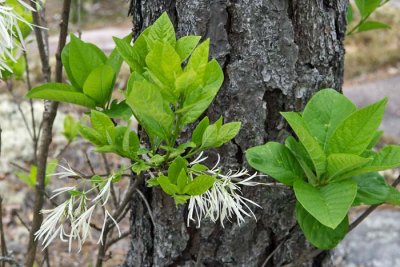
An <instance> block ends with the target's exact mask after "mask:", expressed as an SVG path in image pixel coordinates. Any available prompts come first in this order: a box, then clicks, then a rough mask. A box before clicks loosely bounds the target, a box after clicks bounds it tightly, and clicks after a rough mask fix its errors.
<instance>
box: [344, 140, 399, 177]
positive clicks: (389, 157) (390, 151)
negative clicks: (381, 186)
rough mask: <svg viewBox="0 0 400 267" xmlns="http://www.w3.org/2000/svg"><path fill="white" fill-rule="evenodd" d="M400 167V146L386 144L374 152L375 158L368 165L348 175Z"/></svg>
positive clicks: (347, 175)
mask: <svg viewBox="0 0 400 267" xmlns="http://www.w3.org/2000/svg"><path fill="white" fill-rule="evenodd" d="M396 167H400V146H395V145H390V146H385V147H384V148H383V149H382V150H381V151H379V153H374V154H373V158H372V160H371V161H370V162H368V163H367V164H366V165H364V166H362V167H361V168H358V169H355V170H354V171H351V172H349V173H347V174H346V177H351V176H354V175H359V174H362V173H367V172H375V171H383V170H389V169H393V168H396Z"/></svg>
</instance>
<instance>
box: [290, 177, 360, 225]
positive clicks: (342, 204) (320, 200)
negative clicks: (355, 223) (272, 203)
mask: <svg viewBox="0 0 400 267" xmlns="http://www.w3.org/2000/svg"><path fill="white" fill-rule="evenodd" d="M293 189H294V193H295V194H296V198H297V200H298V201H299V202H300V203H301V205H302V206H303V207H304V208H305V209H306V210H307V212H309V213H310V214H311V215H312V216H313V217H314V218H315V219H317V220H318V221H319V222H320V223H322V224H323V225H325V226H327V227H329V228H332V229H335V228H336V227H338V225H339V224H340V223H341V222H342V221H343V219H344V218H345V217H346V215H347V213H348V211H349V209H350V207H351V204H352V203H353V201H354V198H355V197H356V194H357V184H356V183H355V182H354V181H353V180H346V181H343V182H337V183H330V184H328V185H325V186H322V187H313V186H311V185H310V184H308V183H305V182H304V181H302V180H296V181H295V182H294V183H293Z"/></svg>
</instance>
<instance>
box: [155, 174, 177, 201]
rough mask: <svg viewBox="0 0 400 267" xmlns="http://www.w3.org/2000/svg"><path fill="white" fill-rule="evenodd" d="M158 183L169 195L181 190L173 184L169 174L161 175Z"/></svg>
mask: <svg viewBox="0 0 400 267" xmlns="http://www.w3.org/2000/svg"><path fill="white" fill-rule="evenodd" d="M157 181H158V183H159V184H160V186H161V188H162V190H163V191H164V192H165V193H167V194H168V195H171V196H172V195H175V194H176V193H178V192H179V189H178V187H177V186H176V185H174V184H172V183H171V181H170V180H169V179H168V177H167V176H164V175H163V176H160V177H158V178H157Z"/></svg>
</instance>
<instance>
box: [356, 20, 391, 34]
mask: <svg viewBox="0 0 400 267" xmlns="http://www.w3.org/2000/svg"><path fill="white" fill-rule="evenodd" d="M380 29H390V25H388V24H386V23H383V22H379V21H372V20H370V21H366V22H364V23H363V24H361V25H360V26H359V27H358V28H357V31H358V32H365V31H370V30H380Z"/></svg>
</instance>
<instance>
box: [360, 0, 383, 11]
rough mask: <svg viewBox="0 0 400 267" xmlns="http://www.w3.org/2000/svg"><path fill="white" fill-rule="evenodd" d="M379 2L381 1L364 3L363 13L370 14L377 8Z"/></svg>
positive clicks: (368, 0) (369, 0)
mask: <svg viewBox="0 0 400 267" xmlns="http://www.w3.org/2000/svg"><path fill="white" fill-rule="evenodd" d="M381 2H382V0H366V1H365V2H364V13H366V14H371V13H372V12H374V11H375V10H376V9H377V8H378V7H379V5H380V4H381Z"/></svg>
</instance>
